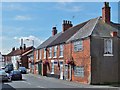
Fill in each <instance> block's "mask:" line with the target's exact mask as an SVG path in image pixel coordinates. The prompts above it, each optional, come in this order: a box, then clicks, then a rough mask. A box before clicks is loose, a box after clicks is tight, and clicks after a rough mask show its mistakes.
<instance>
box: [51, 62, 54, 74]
mask: <svg viewBox="0 0 120 90" xmlns="http://www.w3.org/2000/svg"><path fill="white" fill-rule="evenodd" d="M51 74H54V60H51Z"/></svg>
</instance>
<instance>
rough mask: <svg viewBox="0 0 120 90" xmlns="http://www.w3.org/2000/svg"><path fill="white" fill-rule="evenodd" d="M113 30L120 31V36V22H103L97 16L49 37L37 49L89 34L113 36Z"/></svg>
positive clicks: (119, 34)
mask: <svg viewBox="0 0 120 90" xmlns="http://www.w3.org/2000/svg"><path fill="white" fill-rule="evenodd" d="M113 31H116V32H118V31H119V32H118V36H120V24H116V23H112V22H111V23H110V24H107V23H105V22H103V20H102V18H101V17H97V18H94V19H90V20H88V21H86V22H84V23H81V24H78V25H76V26H73V27H71V28H69V29H68V30H66V31H65V32H60V33H58V34H56V35H55V36H53V37H50V38H48V39H47V40H46V41H45V42H43V43H42V44H41V45H40V46H39V47H38V48H37V49H40V48H44V47H51V46H55V45H59V44H63V43H68V42H71V41H75V40H78V39H83V38H86V37H89V36H99V37H111V34H110V33H111V32H113Z"/></svg>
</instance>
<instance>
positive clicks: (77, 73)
mask: <svg viewBox="0 0 120 90" xmlns="http://www.w3.org/2000/svg"><path fill="white" fill-rule="evenodd" d="M74 75H75V76H78V77H84V67H80V66H75V67H74Z"/></svg>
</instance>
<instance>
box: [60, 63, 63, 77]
mask: <svg viewBox="0 0 120 90" xmlns="http://www.w3.org/2000/svg"><path fill="white" fill-rule="evenodd" d="M60 79H63V61H60Z"/></svg>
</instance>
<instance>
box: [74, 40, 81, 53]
mask: <svg viewBox="0 0 120 90" xmlns="http://www.w3.org/2000/svg"><path fill="white" fill-rule="evenodd" d="M73 45H74V52H79V51H82V50H83V40H79V41H75V42H74V43H73Z"/></svg>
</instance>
